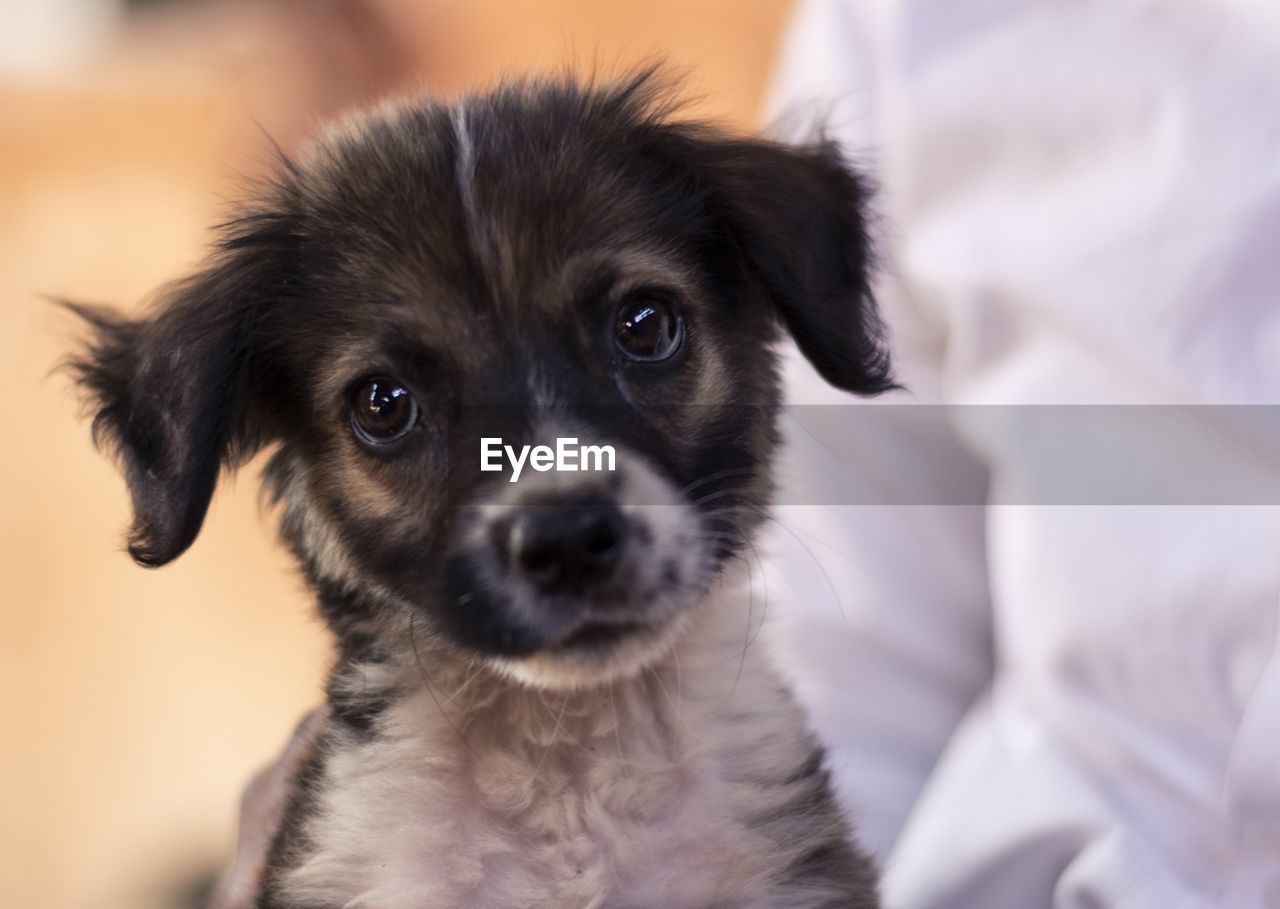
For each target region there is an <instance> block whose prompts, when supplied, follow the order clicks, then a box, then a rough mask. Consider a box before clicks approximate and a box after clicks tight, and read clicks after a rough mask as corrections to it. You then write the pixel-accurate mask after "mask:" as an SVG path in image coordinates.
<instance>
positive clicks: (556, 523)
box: [509, 501, 627, 593]
mask: <svg viewBox="0 0 1280 909" xmlns="http://www.w3.org/2000/svg"><path fill="white" fill-rule="evenodd" d="M626 526H627V525H626V519H625V518H623V516H622V512H621V511H619V510H618V507H617V506H616V505H614V504H613V503H612V502H603V501H602V502H585V503H573V504H569V503H552V502H549V503H539V504H536V505H527V506H525V507H524V508H523V509H522V510H521V511H520V513H519V514H518V515H517V516H516V518H515V520H514V521H513V522H512V524H511V530H510V538H509V544H510V551H511V559H512V563H513V565H514V567H515V570H517V571H519V572H520V573H521V574H523V575H524V576H525V577H527V578H528V579H529V580H530V581H532V582H533V583H534V584H536V585H537V586H538V587H539V588H540V589H541V590H543V591H546V592H548V593H560V592H566V591H573V590H582V589H584V588H585V587H587V586H588V585H590V584H591V583H593V582H598V581H600V580H602V579H603V578H605V577H607V576H608V575H609V573H610V572H611V571H612V570H613V567H614V565H615V564H616V563H617V561H618V556H619V554H621V552H622V544H623V539H624V537H625V536H626Z"/></svg>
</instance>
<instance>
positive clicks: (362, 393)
mask: <svg viewBox="0 0 1280 909" xmlns="http://www.w3.org/2000/svg"><path fill="white" fill-rule="evenodd" d="M417 422H418V404H417V402H416V401H414V399H413V395H412V394H411V393H410V392H409V389H407V388H405V387H404V386H403V385H401V384H400V383H399V382H397V381H396V380H395V379H388V378H384V377H380V378H373V379H365V380H364V381H363V382H361V383H360V385H359V386H358V387H357V388H356V390H355V392H354V393H353V394H352V396H351V426H352V428H353V429H354V430H355V433H356V435H357V436H358V437H359V438H360V440H361V441H363V442H366V443H368V444H370V445H386V444H387V443H389V442H394V441H396V440H397V439H399V438H402V437H403V436H405V435H406V434H407V433H408V432H409V430H411V429H413V427H414V426H415V425H416V424H417Z"/></svg>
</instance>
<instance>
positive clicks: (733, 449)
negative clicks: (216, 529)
mask: <svg viewBox="0 0 1280 909" xmlns="http://www.w3.org/2000/svg"><path fill="white" fill-rule="evenodd" d="M283 171H284V172H283V173H282V174H281V175H280V177H279V178H278V181H277V183H276V184H275V185H274V186H273V187H272V188H271V189H270V190H269V191H267V192H265V193H264V197H263V198H261V199H260V200H258V201H257V202H256V203H254V204H253V205H251V206H249V207H248V208H247V209H246V210H245V211H244V212H243V213H242V214H241V215H240V216H239V217H238V218H237V219H236V220H234V221H232V222H231V223H229V224H228V225H225V226H224V227H223V229H222V234H221V241H220V245H219V247H218V250H217V252H216V254H215V256H214V258H213V261H212V262H211V263H210V264H209V265H208V266H207V268H206V269H205V270H204V271H202V272H200V273H199V274H197V275H195V276H194V277H192V278H190V279H188V280H186V281H184V282H182V283H180V284H178V285H176V286H175V287H173V288H171V289H169V290H168V291H167V292H166V293H165V294H164V295H163V297H162V298H161V300H160V301H159V302H158V305H157V308H155V309H154V311H153V312H152V313H151V314H150V315H149V316H147V317H145V318H141V319H136V320H131V319H124V318H120V317H117V316H114V315H111V314H109V313H104V312H101V311H87V310H84V311H82V312H83V313H84V315H85V316H86V317H87V318H88V319H89V320H90V322H91V323H92V325H93V327H94V336H93V340H92V342H91V344H90V345H89V348H88V350H87V351H86V353H85V354H84V355H83V356H82V357H80V358H79V359H78V360H77V361H76V363H75V364H74V365H75V367H76V369H77V370H78V373H79V376H80V379H81V381H82V383H83V384H84V385H85V386H86V387H87V388H88V389H89V390H90V391H91V392H92V395H93V397H94V400H95V402H96V408H97V417H96V420H95V430H96V432H97V434H98V435H99V437H100V438H102V439H104V440H106V441H108V442H110V443H111V444H112V445H113V446H114V447H115V448H116V449H117V451H118V453H119V455H120V458H121V461H122V463H123V466H124V469H125V473H126V477H127V480H128V484H129V488H130V491H131V493H132V496H133V502H134V511H135V514H134V523H133V528H132V531H131V533H130V537H129V551H130V553H131V554H132V555H133V557H134V558H135V559H136V560H137V561H138V562H140V563H141V564H143V565H148V566H158V565H163V564H165V563H166V562H168V561H170V560H171V559H173V558H175V557H176V556H178V555H179V554H180V553H181V552H183V551H184V550H185V549H186V548H187V547H188V546H189V545H190V544H191V542H192V541H193V540H194V539H195V536H196V534H197V532H198V530H199V528H200V524H201V522H202V520H203V518H204V515H205V511H206V509H207V506H208V504H209V500H210V497H211V495H212V493H213V489H214V485H215V482H216V479H217V476H218V474H219V472H220V470H221V468H222V467H223V466H224V465H234V463H235V462H236V461H237V460H238V459H240V458H242V457H243V456H246V455H247V454H250V453H252V452H253V451H255V450H257V449H258V448H259V447H260V446H262V445H264V444H270V445H273V446H275V448H276V451H275V454H274V455H273V457H272V460H271V463H270V466H269V468H268V474H267V480H268V484H269V488H270V490H271V491H272V493H273V495H274V496H276V497H277V498H278V499H279V500H281V502H282V503H283V514H284V517H283V528H284V534H285V536H286V539H287V540H288V542H289V543H290V545H291V546H292V547H293V549H294V551H295V552H296V553H297V555H298V557H299V559H300V561H301V562H302V564H303V566H304V568H305V570H306V572H307V574H308V576H309V579H310V581H311V582H312V583H313V585H315V587H316V588H317V589H318V592H319V594H320V601H321V604H322V607H323V609H324V610H325V614H326V618H327V619H328V620H329V622H330V623H331V624H332V625H333V627H334V628H335V630H336V631H337V632H338V634H339V636H340V637H341V638H344V639H348V640H349V639H354V638H359V639H361V640H369V639H371V638H372V639H377V640H379V641H381V642H383V643H384V644H385V643H388V641H387V638H388V636H392V637H395V636H403V635H420V636H421V637H422V639H423V640H427V639H429V640H431V641H433V642H435V643H437V644H439V645H441V646H447V647H452V648H455V649H460V650H462V651H464V652H465V653H467V654H469V655H472V656H479V657H480V658H482V659H484V660H487V661H489V662H490V663H491V664H492V665H495V666H497V667H500V668H502V669H503V670H505V671H507V672H509V673H511V674H513V675H515V676H517V677H520V678H522V679H525V680H527V681H530V682H533V683H536V684H546V685H580V684H589V683H591V682H594V681H599V680H603V679H607V678H610V677H613V676H615V675H617V674H620V673H627V672H634V671H635V670H636V669H638V668H639V667H642V666H644V665H645V664H646V663H647V662H648V661H650V660H652V659H654V658H655V656H656V655H658V654H660V653H661V652H662V651H663V650H664V649H665V648H667V647H668V646H670V644H671V642H672V641H673V640H674V638H675V637H676V636H677V635H678V634H679V632H680V629H681V627H682V625H683V624H684V622H685V621H686V619H687V617H688V616H689V615H690V614H691V613H692V611H693V610H694V609H695V608H696V606H697V604H698V602H699V600H700V599H701V598H702V597H703V595H704V594H705V592H706V591H707V589H708V587H709V585H710V584H711V583H712V582H713V580H714V578H715V576H716V574H717V572H718V571H720V569H721V568H722V566H723V565H724V564H725V563H726V561H727V560H729V559H731V558H733V557H734V556H735V555H738V554H740V552H741V549H742V547H743V546H744V545H745V544H746V543H747V542H748V540H749V538H750V535H751V533H752V532H753V530H754V527H755V525H756V523H757V521H758V520H759V517H760V515H759V509H758V507H757V506H758V505H759V504H760V502H761V501H762V499H763V498H764V497H765V496H766V495H767V492H768V485H769V467H770V456H771V452H772V449H773V447H774V426H773V424H774V419H775V411H776V407H777V399H778V388H777V377H776V374H775V368H774V359H773V354H772V352H771V344H772V342H773V341H774V340H775V336H776V333H777V328H778V326H782V327H784V328H785V330H787V331H788V332H790V334H791V335H792V337H793V338H794V339H795V340H796V342H797V344H798V345H799V348H800V350H801V351H802V352H803V353H804V354H805V355H806V356H807V357H808V358H809V360H810V361H811V362H812V363H813V364H814V366H815V367H816V368H817V369H818V371H819V372H820V373H821V374H822V375H823V376H824V377H826V379H827V380H828V381H830V382H831V383H833V384H834V385H837V386H839V387H841V388H844V389H848V390H850V391H854V392H859V393H875V392H879V391H883V390H885V389H886V388H888V387H890V386H891V381H890V377H889V370H888V363H887V358H886V356H885V353H884V351H883V349H882V348H881V346H880V343H879V323H878V320H877V318H876V314H875V311H874V308H873V305H872V302H871V299H870V296H869V293H868V284H867V255H868V254H867V243H866V237H865V231H864V225H863V211H862V208H863V204H864V190H863V187H862V184H861V183H860V182H859V180H858V179H857V178H856V177H855V176H854V175H853V174H852V173H850V171H849V170H848V169H847V168H846V167H845V166H844V164H843V163H842V162H841V160H840V158H839V156H838V155H837V153H836V151H835V150H834V149H833V148H831V147H829V146H826V145H819V146H813V147H804V148H793V147H785V146H781V145H777V144H773V143H769V142H765V141H760V140H751V139H736V138H730V137H726V136H724V135H721V134H719V133H717V132H715V131H713V130H710V129H707V128H705V127H700V126H694V125H690V124H687V123H680V122H675V121H673V120H671V119H670V118H669V117H668V116H667V108H666V106H665V100H664V95H663V93H662V91H661V89H660V86H659V85H658V84H657V83H656V82H655V80H654V79H653V78H652V77H650V76H640V77H636V78H634V79H631V80H628V81H625V82H621V83H618V84H614V85H610V86H605V87H595V88H585V87H581V86H578V85H575V84H572V83H569V82H562V83H538V84H524V85H517V86H512V87H508V88H505V89H502V90H499V91H497V92H495V93H493V94H490V95H486V96H482V97H476V98H471V99H469V100H466V101H464V102H462V103H459V104H457V105H455V106H452V107H447V106H441V105H438V104H433V103H419V104H414V105H407V106H399V107H394V108H387V109H384V110H381V111H379V112H376V113H374V114H372V115H370V116H366V117H364V118H361V119H359V120H354V121H351V122H349V123H347V124H345V125H343V126H341V127H340V128H337V129H335V130H333V131H332V132H331V133H330V134H329V135H328V136H326V137H325V138H323V139H322V140H321V141H320V142H318V143H317V144H316V146H315V147H314V148H313V150H312V151H311V153H310V154H309V155H308V156H307V157H306V158H305V159H304V160H303V161H302V162H301V163H299V164H297V165H292V164H290V165H288V166H286V167H285V168H284V169H283ZM495 440H500V441H495ZM558 440H563V441H558ZM568 440H576V442H569V441H568ZM527 446H531V447H533V451H532V454H526V455H525V459H524V460H523V463H522V465H521V467H522V469H521V470H520V471H519V476H518V478H517V469H516V468H515V467H513V466H512V462H513V460H514V461H520V460H521V455H522V454H524V453H525V452H527V451H528V448H526V447H527ZM536 446H546V447H547V448H548V449H550V450H552V451H555V450H556V448H557V447H559V449H560V450H561V451H562V452H563V454H562V456H561V462H560V463H561V466H562V467H567V466H568V465H570V464H572V466H578V467H580V468H590V469H579V470H569V469H559V470H557V469H551V470H544V469H542V468H544V467H545V466H546V462H547V453H546V452H542V451H539V450H538V449H537V448H536ZM588 446H589V447H588ZM495 467H499V468H501V469H496V470H495V469H492V468H495ZM486 468H488V469H486ZM610 468H612V469H610ZM513 479H515V480H516V481H515V482H512V480H513Z"/></svg>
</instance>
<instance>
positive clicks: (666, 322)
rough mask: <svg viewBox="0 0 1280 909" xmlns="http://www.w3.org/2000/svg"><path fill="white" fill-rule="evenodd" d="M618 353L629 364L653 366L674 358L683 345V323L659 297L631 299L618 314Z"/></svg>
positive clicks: (670, 306)
mask: <svg viewBox="0 0 1280 909" xmlns="http://www.w3.org/2000/svg"><path fill="white" fill-rule="evenodd" d="M614 336H615V338H616V340H617V344H618V349H619V350H621V351H622V352H623V353H624V354H626V355H627V356H628V357H630V358H631V359H633V360H640V361H641V362H644V363H656V362H658V361H659V360H666V359H668V358H670V357H672V356H674V355H675V353H676V351H678V350H679V349H680V344H681V343H682V342H683V341H684V320H683V319H682V318H680V314H679V313H677V312H676V310H675V307H674V306H672V305H671V303H669V302H668V301H666V300H664V299H663V298H662V297H657V296H647V295H646V296H639V297H633V298H632V299H630V300H628V301H627V302H625V303H623V304H622V308H621V309H619V310H618V321H617V324H616V325H615V327H614Z"/></svg>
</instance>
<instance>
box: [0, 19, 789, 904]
mask: <svg viewBox="0 0 1280 909" xmlns="http://www.w3.org/2000/svg"><path fill="white" fill-rule="evenodd" d="M788 5H789V4H788V0H645V2H591V0H544V2H526V0H417V2H413V0H363V2H362V0H328V2H326V0H293V2H288V0H276V2H269V3H268V2H259V3H253V2H239V3H234V2H220V0H206V2H194V0H192V2H179V0H171V2H159V0H151V2H148V3H136V4H133V5H126V4H125V3H124V0H99V2H93V0H59V2H53V0H44V2H42V0H0V307H3V310H2V316H0V378H2V380H3V382H2V384H0V388H2V389H3V395H4V405H3V408H0V415H2V416H3V423H2V424H0V425H2V426H3V429H2V430H0V432H3V439H4V441H3V445H0V484H2V486H0V492H2V495H0V515H2V517H0V697H2V698H3V702H2V704H0V707H2V709H0V718H2V720H0V722H2V723H3V725H2V726H0V729H2V730H3V731H2V732H0V736H2V742H0V905H3V906H6V907H49V909H150V907H177V906H183V905H189V904H192V901H193V900H194V899H195V893H196V892H197V891H198V889H199V887H200V884H201V878H202V876H203V875H206V874H207V873H208V872H209V871H211V870H212V869H214V868H215V867H216V866H217V864H218V863H220V862H221V861H223V860H224V859H225V858H226V856H227V854H228V851H229V849H230V846H231V842H232V836H233V831H234V826H235V807H236V801H237V798H238V794H239V791H240V789H241V786H242V785H243V784H244V782H245V780H246V779H247V778H248V777H249V776H250V774H251V773H252V772H253V770H254V769H255V768H257V767H258V766H260V765H261V764H262V763H263V762H265V761H267V760H268V759H269V758H270V757H271V756H272V755H273V754H274V753H275V751H276V750H277V749H278V748H279V747H280V746H281V744H282V743H283V741H284V740H285V738H286V737H287V735H288V733H289V731H290V730H291V729H292V727H293V724H294V722H295V721H296V720H297V719H298V717H299V716H300V715H301V714H302V712H303V711H304V710H305V709H306V708H307V707H308V706H310V705H312V704H313V703H315V702H316V701H317V699H318V697H319V692H320V681H321V678H322V674H323V672H324V669H325V666H326V663H327V660H328V653H327V646H328V645H327V641H326V638H325V636H324V634H323V633H322V632H321V629H320V628H319V625H318V623H317V622H316V621H315V620H313V618H312V617H311V612H310V605H309V603H308V601H307V597H306V596H305V594H304V592H303V591H302V590H301V589H300V585H299V583H298V582H297V581H296V580H295V579H294V577H293V575H292V573H291V570H290V566H289V564H288V560H287V558H286V557H285V556H284V554H283V553H282V552H281V550H280V549H279V548H278V547H277V546H276V545H275V543H274V538H273V534H272V531H271V524H272V521H271V518H270V516H269V515H263V514H260V513H259V510H258V506H257V500H256V488H257V467H258V465H257V464H254V465H251V466H250V467H249V468H248V469H247V470H245V471H242V473H241V474H240V476H239V477H238V479H237V480H236V481H235V482H233V483H226V484H224V486H223V487H222V488H221V490H220V491H219V493H218V496H217V498H216V499H215V502H214V507H213V509H212V511H211V513H210V518H209V520H208V522H207V524H206V526H205V530H204V533H203V535H202V536H201V538H200V539H199V541H198V542H197V543H196V545H195V547H194V548H193V550H192V551H191V552H190V553H188V554H187V555H186V556H184V557H183V558H182V559H180V560H179V561H178V562H177V563H175V564H173V565H171V566H169V567H167V568H164V569H162V570H160V571H158V572H147V571H144V570H142V569H140V568H137V567H135V566H134V565H133V564H132V563H131V562H130V561H129V559H128V558H127V557H126V556H125V555H124V554H123V553H122V552H121V546H120V543H121V538H122V532H123V528H124V526H125V524H126V522H127V519H128V507H127V501H126V497H125V493H124V488H123V484H122V482H121V480H120V479H119V477H118V476H117V474H116V473H115V470H114V467H113V466H112V465H111V464H110V463H109V462H108V461H107V460H106V459H105V458H103V457H101V456H100V455H98V454H96V453H95V452H94V451H93V449H92V447H91V445H90V442H89V437H88V430H87V427H86V426H85V425H84V423H83V422H82V421H81V420H79V419H78V418H77V405H76V401H75V396H74V394H73V393H72V392H71V391H70V389H69V387H68V383H67V381H66V379H65V378H64V377H62V376H59V375H56V374H55V375H50V372H51V370H52V368H53V367H54V366H55V364H56V363H57V361H58V360H59V358H60V357H61V356H63V355H64V354H65V353H66V350H67V348H68V344H69V341H70V338H71V337H72V335H73V326H72V324H71V323H70V320H69V319H68V318H67V317H65V316H63V315H61V314H59V313H57V312H56V311H54V310H53V309H52V307H50V306H48V305H47V304H46V303H44V302H43V301H42V300H41V298H40V296H39V295H40V294H51V295H61V296H67V297H71V298H75V299H80V300H87V301H95V302H110V303H116V304H119V305H121V306H126V307H127V306H134V305H136V304H137V303H138V302H139V301H141V300H143V299H144V298H145V297H146V295H147V294H148V292H149V291H151V290H152V289H153V288H155V287H156V286H157V285H158V284H160V283H161V282H163V281H165V280H167V279H170V278H173V277H175V276H179V275H181V274H182V273H183V272H184V270H186V269H189V268H190V267H192V266H193V264H194V263H196V262H197V261H198V260H199V257H200V255H201V252H202V249H203V245H204V243H205V242H206V240H207V237H208V235H207V232H206V231H207V228H208V226H209V225H210V224H211V223H214V222H215V221H216V220H217V219H218V218H219V217H220V216H221V215H222V214H223V213H225V211H226V210H227V209H226V206H227V204H228V201H229V200H232V199H234V198H235V197H236V195H237V193H238V187H239V186H240V184H241V182H242V180H243V178H244V177H245V176H246V175H251V174H253V173H255V172H258V171H259V169H260V168H262V167H264V166H265V162H267V161H268V160H269V154H268V152H267V139H266V136H267V135H270V136H271V137H273V138H274V139H276V140H278V141H279V142H280V143H281V144H282V145H283V146H284V147H286V148H296V147H297V145H298V144H299V143H301V142H302V141H304V140H305V137H306V135H307V134H308V132H310V131H311V130H312V129H313V128H314V126H315V124H316V123H318V122H320V121H322V120H323V119H324V118H325V117H326V116H328V115H330V114H332V113H334V112H335V111H338V110H342V109H344V108H347V107H350V106H353V105H355V104H358V103H359V102H360V101H361V100H363V99H367V98H371V97H376V96H378V95H379V94H382V93H386V92H387V91H389V90H394V89H399V88H403V87H405V86H421V87H424V88H425V89H427V90H430V91H432V92H436V93H439V94H441V95H445V96H448V95H452V94H454V93H456V92H458V91H460V90H463V89H466V88H469V87H477V86H482V85H484V84H486V83H488V82H490V81H492V80H493V79H494V78H496V77H497V76H498V75H500V74H501V73H504V72H517V73H519V72H526V71H529V70H536V69H545V68H548V67H556V66H561V65H564V64H565V63H567V62H576V63H577V64H578V65H579V66H582V67H587V68H589V67H591V66H593V65H594V66H596V67H598V68H600V69H603V70H609V69H612V68H615V67H617V66H620V65H625V64H626V63H628V62H633V61H636V60H640V59H643V58H646V57H648V56H650V55H652V54H655V53H656V54H661V55H663V56H665V57H666V58H668V59H669V60H670V61H671V62H672V63H673V64H674V65H675V66H676V67H677V68H679V69H683V70H686V71H687V72H688V73H689V81H688V87H689V90H690V92H691V93H692V94H693V95H695V96H697V97H698V99H699V100H698V101H697V102H696V104H695V106H694V110H695V112H697V113H699V114H704V115H709V116H713V117H717V118H720V119H722V120H724V121H727V122H728V123H730V124H732V125H734V126H737V127H740V128H743V129H750V128H753V127H754V126H755V125H756V114H757V110H758V107H759V103H760V99H761V94H762V90H763V88H764V85H765V81H766V78H767V74H768V69H769V63H770V59H771V57H772V53H773V49H774V46H775V44H776V42H777V39H778V35H779V30H780V28H781V27H782V24H783V22H784V19H785V15H786V11H787V7H788Z"/></svg>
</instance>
